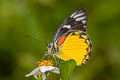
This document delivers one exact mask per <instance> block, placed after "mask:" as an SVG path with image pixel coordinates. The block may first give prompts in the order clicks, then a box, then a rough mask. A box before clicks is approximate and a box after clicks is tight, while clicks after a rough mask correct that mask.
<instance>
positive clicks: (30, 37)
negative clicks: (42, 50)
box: [25, 35, 41, 42]
mask: <svg viewBox="0 0 120 80" xmlns="http://www.w3.org/2000/svg"><path fill="white" fill-rule="evenodd" d="M25 37H27V38H29V39H32V40H35V41H38V42H41V41H40V40H38V39H36V38H34V37H32V36H29V35H25Z"/></svg>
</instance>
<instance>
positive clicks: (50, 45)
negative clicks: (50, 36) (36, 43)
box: [47, 43, 54, 53]
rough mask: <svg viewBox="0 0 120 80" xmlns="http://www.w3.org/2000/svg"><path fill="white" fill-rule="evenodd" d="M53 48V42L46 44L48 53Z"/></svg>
mask: <svg viewBox="0 0 120 80" xmlns="http://www.w3.org/2000/svg"><path fill="white" fill-rule="evenodd" d="M53 49H54V47H53V43H50V44H48V46H47V50H48V53H52V52H53Z"/></svg>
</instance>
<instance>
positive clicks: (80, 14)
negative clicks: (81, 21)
mask: <svg viewBox="0 0 120 80" xmlns="http://www.w3.org/2000/svg"><path fill="white" fill-rule="evenodd" d="M84 14H85V13H79V14H77V15H75V16H74V17H73V18H77V17H79V16H82V15H84Z"/></svg>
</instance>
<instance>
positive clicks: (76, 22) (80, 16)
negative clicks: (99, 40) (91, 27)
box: [53, 8, 87, 41]
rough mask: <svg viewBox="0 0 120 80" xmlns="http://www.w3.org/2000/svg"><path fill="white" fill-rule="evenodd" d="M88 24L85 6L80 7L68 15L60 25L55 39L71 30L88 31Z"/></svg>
mask: <svg viewBox="0 0 120 80" xmlns="http://www.w3.org/2000/svg"><path fill="white" fill-rule="evenodd" d="M86 26H87V15H86V11H85V9H84V8H78V9H77V10H75V11H73V12H72V13H71V14H70V16H68V17H67V18H66V19H65V20H64V21H63V23H62V24H61V25H60V27H59V28H58V30H57V31H56V33H55V36H54V38H53V40H54V41H55V40H56V39H57V38H58V37H60V36H61V35H62V34H64V33H66V32H67V31H69V30H80V31H86Z"/></svg>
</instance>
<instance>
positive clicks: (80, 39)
mask: <svg viewBox="0 0 120 80" xmlns="http://www.w3.org/2000/svg"><path fill="white" fill-rule="evenodd" d="M87 21H88V20H87V14H86V10H85V9H84V8H78V9H76V10H75V11H73V12H72V13H71V14H70V15H69V16H68V17H67V18H66V19H65V20H64V21H63V23H62V24H61V25H60V26H59V28H58V29H57V31H56V32H55V35H54V37H53V39H52V42H51V43H50V44H48V46H47V50H48V54H52V55H55V56H56V57H58V58H59V59H62V60H64V61H67V60H70V59H73V60H75V62H76V64H77V65H81V64H85V63H86V62H87V61H88V60H89V58H90V56H91V50H92V43H91V40H90V38H89V36H88V34H87V33H86V26H87Z"/></svg>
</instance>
